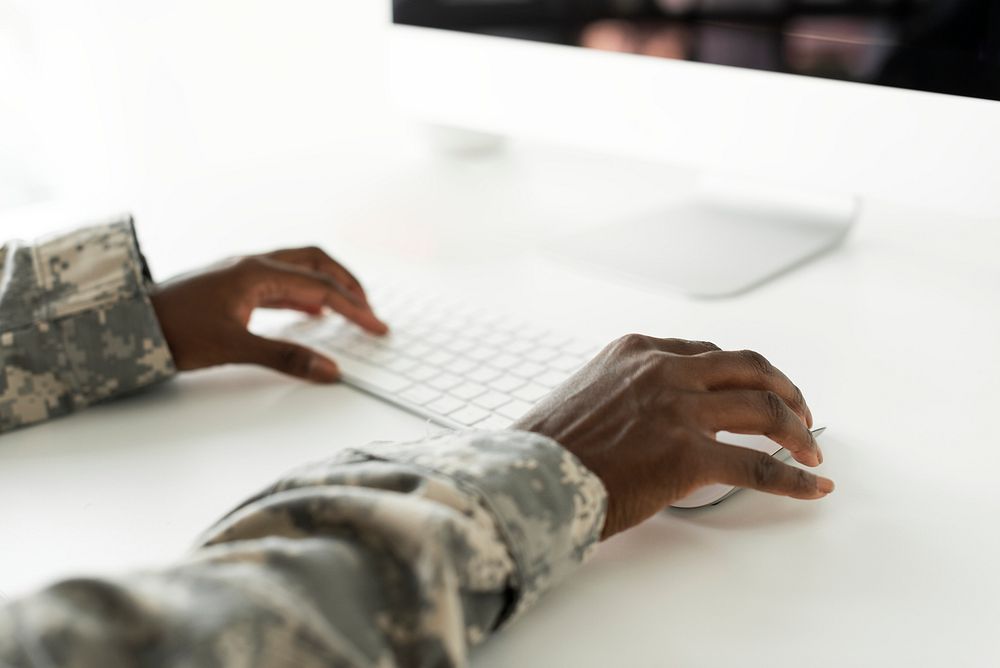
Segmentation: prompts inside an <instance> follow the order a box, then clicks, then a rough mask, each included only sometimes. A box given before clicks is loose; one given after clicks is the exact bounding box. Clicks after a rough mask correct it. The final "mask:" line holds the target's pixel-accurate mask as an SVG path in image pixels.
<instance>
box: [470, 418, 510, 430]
mask: <svg viewBox="0 0 1000 668" xmlns="http://www.w3.org/2000/svg"><path fill="white" fill-rule="evenodd" d="M511 422H512V420H510V419H509V418H505V417H503V416H502V415H491V416H489V417H488V418H486V419H485V420H483V421H482V422H477V423H476V429H490V430H495V429H506V428H507V427H509V426H510V423H511Z"/></svg>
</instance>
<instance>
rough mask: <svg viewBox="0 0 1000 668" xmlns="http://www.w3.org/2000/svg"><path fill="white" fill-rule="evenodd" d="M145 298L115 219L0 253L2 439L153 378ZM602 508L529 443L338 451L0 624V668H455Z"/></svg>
mask: <svg viewBox="0 0 1000 668" xmlns="http://www.w3.org/2000/svg"><path fill="white" fill-rule="evenodd" d="M150 283H151V282H150V279H149V275H148V272H147V271H146V270H145V263H144V261H143V259H142V256H141V255H140V253H139V249H138V246H137V244H136V242H135V237H134V233H133V230H132V224H131V221H129V220H123V221H118V222H113V223H109V224H107V225H102V226H98V227H93V228H89V229H84V230H81V231H79V232H75V233H72V234H68V235H65V236H60V237H56V238H52V239H49V240H45V241H42V242H40V243H38V244H36V245H34V246H28V245H24V244H20V243H11V244H8V245H7V246H5V247H4V248H3V249H2V250H0V363H2V365H3V379H2V384H0V430H6V429H11V428H15V427H19V426H23V425H26V424H30V423H32V422H37V421H39V420H43V419H46V418H50V417H55V416H57V415H62V414H65V413H68V412H70V411H72V410H74V409H78V408H81V407H83V406H86V405H88V404H91V403H93V402H95V401H100V400H103V399H107V398H110V397H113V396H116V395H118V394H121V393H124V392H128V391H131V390H134V389H137V388H139V387H142V386H143V385H147V384H149V383H153V382H157V381H160V380H163V379H165V378H168V377H170V376H171V375H172V374H173V373H174V368H173V364H172V361H171V358H170V355H169V352H168V350H167V346H166V344H165V342H164V340H163V336H162V333H161V332H160V329H159V326H158V324H157V322H156V318H155V314H154V312H153V310H152V308H151V305H150V303H149V299H148V296H147V289H148V286H149V285H150ZM605 508H606V493H605V491H604V488H603V486H602V485H601V483H600V481H599V480H598V478H597V477H596V476H594V475H593V474H592V473H591V472H589V471H588V470H587V469H586V468H584V467H583V465H582V464H580V462H579V461H578V460H577V459H576V458H575V457H573V455H571V454H570V453H569V452H567V451H566V450H564V449H563V448H561V447H560V446H559V445H558V444H557V443H555V442H554V441H551V440H549V439H546V438H544V437H542V436H539V435H537V434H530V433H525V432H516V431H506V432H465V433H454V434H446V435H442V436H438V437H436V438H433V439H428V440H424V441H420V442H414V443H401V444H389V443H383V444H374V445H370V446H367V447H365V448H360V449H356V450H350V451H346V452H342V453H341V454H339V455H337V456H335V457H334V458H332V459H330V460H328V461H324V462H319V463H315V464H310V465H307V466H303V467H301V468H300V469H298V470H296V471H293V472H292V473H290V474H289V475H287V476H286V477H284V478H282V479H281V480H280V481H279V482H277V483H276V484H275V485H273V486H271V487H270V488H268V489H267V490H265V491H263V492H262V493H260V494H258V495H256V496H254V497H253V498H251V499H250V500H248V501H247V502H245V503H243V504H242V505H240V506H239V507H238V508H237V509H236V510H234V511H233V512H232V513H230V514H229V515H227V516H226V517H225V518H223V519H222V520H221V521H219V522H218V523H217V524H216V525H215V526H214V527H212V528H211V529H209V530H208V531H207V532H206V533H205V535H204V536H203V537H202V538H201V539H200V540H199V541H198V544H197V546H196V547H195V549H194V550H193V551H192V552H191V554H189V555H188V556H187V557H186V558H184V559H183V560H182V561H181V562H180V563H179V564H177V565H175V566H173V567H170V568H166V569H164V570H161V571H158V572H149V573H137V574H134V575H131V576H124V577H122V578H118V579H95V578H77V579H73V580H67V581H64V582H60V583H58V584H55V585H53V586H51V587H49V588H48V589H46V590H44V591H42V592H39V593H37V594H34V595H31V596H28V597H26V598H23V599H21V600H19V601H14V602H12V603H9V604H7V605H6V606H5V607H4V608H0V667H2V668H8V667H16V668H22V667H31V668H54V667H56V666H59V667H63V666H65V667H68V668H123V667H126V666H127V667H139V666H143V667H145V666H149V667H164V668H165V667H167V666H171V667H173V666H181V667H185V666H189V667H193V668H201V667H205V668H220V667H229V666H232V667H240V668H263V667H265V666H267V667H270V666H277V667H286V666H287V667H289V668H290V667H293V666H294V667H295V668H312V667H317V668H318V667H320V666H323V667H329V666H456V665H464V664H465V663H466V662H467V659H468V648H469V647H470V646H471V645H474V644H476V643H479V642H481V641H483V640H484V639H485V638H487V637H488V636H489V635H490V634H491V633H492V632H494V631H495V630H496V629H498V628H500V627H501V626H502V625H503V624H505V623H508V622H510V621H511V620H512V619H514V618H516V616H517V615H518V614H520V613H521V612H523V611H524V610H525V609H527V608H528V607H529V606H530V605H531V604H532V603H533V602H534V601H536V600H537V599H538V597H539V596H540V595H541V594H542V593H543V592H545V591H546V590H547V589H548V588H549V587H552V586H553V585H555V584H556V583H558V582H559V581H560V580H561V579H563V578H564V577H566V575H567V574H568V573H569V572H571V571H572V569H573V568H574V567H575V566H577V565H578V564H579V563H581V562H582V561H583V560H584V559H585V557H586V556H587V554H588V552H589V551H590V550H591V548H592V547H593V546H594V545H595V543H596V542H597V540H598V538H599V535H600V531H601V528H602V526H603V524H604V515H605ZM151 521H152V520H151Z"/></svg>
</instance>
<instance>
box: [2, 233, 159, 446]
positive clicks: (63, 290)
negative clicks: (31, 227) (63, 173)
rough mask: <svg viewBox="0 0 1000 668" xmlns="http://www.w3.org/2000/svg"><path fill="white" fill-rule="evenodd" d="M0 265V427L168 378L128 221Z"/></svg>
mask: <svg viewBox="0 0 1000 668" xmlns="http://www.w3.org/2000/svg"><path fill="white" fill-rule="evenodd" d="M5 265H6V266H5V273H6V274H7V275H8V276H9V277H10V280H9V281H8V284H7V285H4V286H0V288H2V289H0V302H2V303H0V312H2V313H3V314H4V316H5V318H4V320H5V321H4V322H3V324H2V327H0V362H2V364H3V370H4V383H3V386H2V387H0V422H3V423H4V424H3V425H0V426H2V427H4V428H6V427H18V426H23V425H26V424H30V423H32V422H38V421H40V420H43V419H46V418H50V417H56V416H58V415H61V414H65V413H68V412H71V411H73V410H76V409H80V408H83V407H85V406H88V405H90V404H93V403H95V402H98V401H101V400H104V399H109V398H111V397H114V396H117V395H120V394H124V393H127V392H131V391H134V390H136V389H139V388H141V387H143V386H146V385H149V384H152V383H155V382H158V381H162V380H165V379H167V378H169V377H171V376H172V375H173V374H174V373H175V369H174V364H173V359H172V357H171V356H170V351H169V349H168V348H167V344H166V340H165V339H164V336H163V332H162V331H161V330H160V325H159V322H158V321H157V319H156V314H155V312H154V311H153V306H152V303H151V302H150V300H149V295H148V286H149V285H150V281H149V274H148V271H147V270H146V267H145V262H144V260H143V258H142V255H141V254H140V252H139V247H138V244H137V242H136V239H135V232H134V228H133V224H132V220H131V218H128V217H125V218H121V219H117V220H114V221H111V222H107V223H104V224H101V225H94V226H91V227H86V228H82V229H79V230H76V231H74V232H70V233H68V234H62V235H58V236H53V237H48V238H45V239H41V240H39V241H38V242H36V243H35V244H33V245H25V244H19V245H13V246H11V247H10V249H9V251H8V257H7V258H6V261H5Z"/></svg>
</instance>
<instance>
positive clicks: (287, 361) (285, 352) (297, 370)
mask: <svg viewBox="0 0 1000 668" xmlns="http://www.w3.org/2000/svg"><path fill="white" fill-rule="evenodd" d="M309 357H310V356H309V354H308V353H306V352H305V351H304V350H302V349H301V348H297V347H295V346H285V347H283V348H282V349H281V350H280V351H279V352H278V364H279V365H280V366H281V368H282V369H284V370H285V371H287V372H288V373H291V374H294V375H298V376H301V375H305V373H306V371H308V369H309Z"/></svg>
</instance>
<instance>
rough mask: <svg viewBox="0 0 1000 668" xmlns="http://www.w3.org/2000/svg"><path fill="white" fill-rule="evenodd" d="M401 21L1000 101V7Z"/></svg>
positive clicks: (619, 2)
mask: <svg viewBox="0 0 1000 668" xmlns="http://www.w3.org/2000/svg"><path fill="white" fill-rule="evenodd" d="M393 7H394V20H395V22H396V23H401V24H406V25H414V26H423V27H429V28H442V29H447V30H458V31H463V32H471V33H480V34H484V35H495V36H501V37H512V38H520V39H528V40H534V41H540V42H551V43H556V44H568V45H574V46H585V47H591V48H595V49H604V50H607V51H621V52H627V53H638V54H645V55H649V56H657V57H662V58H675V59H682V60H691V61H697V62H702V63H713V64H717V65H732V66H735V67H747V68H753V69H758V70H768V71H773V72H786V73H790V74H800V75H808V76H816V77H824V78H829V79H840V80H843V81H855V82H860V83H869V84H880V85H884V86H894V87H898V88H909V89H913V90H922V91H930V92H935V93H946V94H951V95H963V96H968V97H977V98H984V99H989V100H1000V0H869V1H868V2H860V1H855V0H393Z"/></svg>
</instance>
